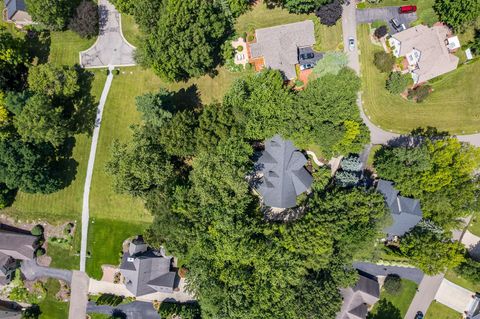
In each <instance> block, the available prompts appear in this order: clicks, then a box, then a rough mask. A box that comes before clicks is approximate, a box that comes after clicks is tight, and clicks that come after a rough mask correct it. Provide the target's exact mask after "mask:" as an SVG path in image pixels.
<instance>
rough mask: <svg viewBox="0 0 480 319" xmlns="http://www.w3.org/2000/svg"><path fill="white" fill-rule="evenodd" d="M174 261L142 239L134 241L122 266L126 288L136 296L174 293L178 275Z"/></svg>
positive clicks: (123, 259) (124, 257)
mask: <svg viewBox="0 0 480 319" xmlns="http://www.w3.org/2000/svg"><path fill="white" fill-rule="evenodd" d="M172 261H173V258H171V257H165V256H163V255H162V254H161V253H160V252H159V251H156V250H153V249H150V248H149V247H147V244H145V242H144V241H143V239H142V238H141V237H139V238H137V239H134V240H133V241H132V243H130V246H129V248H128V252H126V253H124V254H123V258H122V263H121V265H120V272H121V273H122V275H123V277H125V282H124V283H125V286H126V287H127V289H128V290H129V291H130V292H131V293H132V294H133V295H135V296H143V295H147V294H151V293H155V292H163V293H173V289H174V286H175V279H176V275H177V273H176V272H175V271H172Z"/></svg>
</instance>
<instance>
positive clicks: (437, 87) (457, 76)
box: [358, 25, 480, 134]
mask: <svg viewBox="0 0 480 319" xmlns="http://www.w3.org/2000/svg"><path fill="white" fill-rule="evenodd" d="M358 36H359V44H360V48H361V50H360V51H361V55H360V61H361V70H362V90H363V100H364V110H365V113H366V114H367V115H368V116H369V117H370V119H371V120H372V122H374V123H375V124H376V125H377V126H380V127H381V128H383V129H386V130H392V131H395V132H399V133H407V132H410V131H411V130H413V129H415V128H417V127H427V126H434V127H437V128H438V129H439V130H445V131H449V132H450V133H452V134H470V133H477V131H478V130H479V127H480V104H479V103H478V96H479V95H480V86H479V85H478V83H477V81H476V78H477V76H478V74H479V72H480V62H479V61H478V60H477V61H476V62H473V63H470V64H467V65H463V66H460V67H459V68H458V69H457V70H455V71H453V72H450V73H448V74H445V75H443V76H442V77H441V78H440V79H436V80H435V81H432V82H434V83H433V84H432V87H433V89H434V92H433V93H432V94H431V95H430V96H429V97H428V98H427V100H425V101H424V102H423V103H414V102H411V101H407V100H405V99H403V98H402V97H400V96H399V95H392V94H390V93H389V92H388V91H387V90H386V89H385V80H386V78H387V74H386V73H380V72H379V71H378V70H377V68H376V67H375V65H374V64H373V54H374V53H375V52H376V51H380V50H382V49H381V47H380V46H376V45H374V44H372V43H371V41H370V37H369V27H368V25H360V26H359V28H358Z"/></svg>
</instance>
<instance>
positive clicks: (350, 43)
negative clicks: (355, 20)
mask: <svg viewBox="0 0 480 319" xmlns="http://www.w3.org/2000/svg"><path fill="white" fill-rule="evenodd" d="M348 49H349V50H350V51H353V50H354V49H355V39H354V38H352V37H350V38H348Z"/></svg>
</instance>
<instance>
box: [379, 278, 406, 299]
mask: <svg viewBox="0 0 480 319" xmlns="http://www.w3.org/2000/svg"><path fill="white" fill-rule="evenodd" d="M383 288H384V289H385V291H386V292H388V293H389V294H391V295H397V294H398V293H400V292H401V291H402V279H401V278H400V276H399V275H397V274H390V275H388V276H387V278H385V282H384V283H383Z"/></svg>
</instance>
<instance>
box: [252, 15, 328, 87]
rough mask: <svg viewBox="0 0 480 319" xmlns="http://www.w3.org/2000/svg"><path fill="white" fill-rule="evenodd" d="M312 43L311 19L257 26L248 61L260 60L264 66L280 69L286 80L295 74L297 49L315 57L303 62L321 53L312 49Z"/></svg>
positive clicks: (312, 61) (298, 53)
mask: <svg viewBox="0 0 480 319" xmlns="http://www.w3.org/2000/svg"><path fill="white" fill-rule="evenodd" d="M314 44H315V32H314V26H313V21H311V20H305V21H303V22H296V23H290V24H284V25H280V26H276V27H271V28H264V29H257V30H256V31H255V42H253V43H249V44H248V52H249V58H250V62H251V63H254V64H256V63H255V60H257V61H258V60H261V62H260V63H261V64H262V65H263V66H264V67H267V68H272V69H276V70H279V71H280V72H282V74H283V76H284V77H285V78H286V79H287V80H292V79H294V78H296V77H297V73H296V69H295V67H296V65H297V64H299V56H300V54H301V53H300V52H304V53H306V52H307V51H308V52H311V53H314V57H312V58H310V59H308V61H307V62H304V61H302V64H307V63H310V64H314V63H316V61H318V60H319V59H321V57H322V55H321V54H317V53H315V52H314V51H313V50H312V46H313V45H314Z"/></svg>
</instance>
